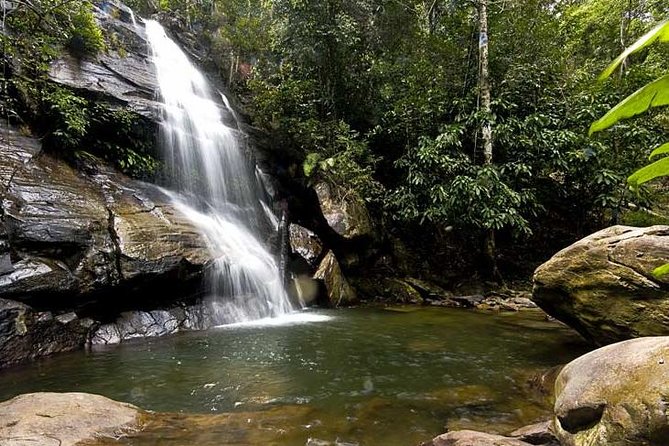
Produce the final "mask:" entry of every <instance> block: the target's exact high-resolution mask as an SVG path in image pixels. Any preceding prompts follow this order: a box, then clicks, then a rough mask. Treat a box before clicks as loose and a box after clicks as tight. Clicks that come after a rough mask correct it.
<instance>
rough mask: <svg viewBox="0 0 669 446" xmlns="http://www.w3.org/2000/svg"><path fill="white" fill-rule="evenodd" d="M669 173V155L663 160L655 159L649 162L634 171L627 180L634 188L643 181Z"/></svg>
mask: <svg viewBox="0 0 669 446" xmlns="http://www.w3.org/2000/svg"><path fill="white" fill-rule="evenodd" d="M667 175H669V157H664V158H662V159H661V160H658V161H655V162H654V163H652V164H649V165H647V166H645V167H642V168H641V169H639V170H637V171H636V172H634V173H633V174H632V175H630V177H629V178H628V179H627V182H628V183H629V185H630V186H632V187H633V188H635V189H636V188H637V187H639V186H641V185H642V184H643V183H646V182H648V181H650V180H652V179H655V178H657V177H662V176H667Z"/></svg>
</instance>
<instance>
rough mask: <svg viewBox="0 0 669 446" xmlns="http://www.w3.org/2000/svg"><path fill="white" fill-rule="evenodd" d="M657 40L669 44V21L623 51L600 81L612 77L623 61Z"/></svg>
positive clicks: (607, 68) (603, 73)
mask: <svg viewBox="0 0 669 446" xmlns="http://www.w3.org/2000/svg"><path fill="white" fill-rule="evenodd" d="M656 40H657V41H660V42H669V20H665V21H664V22H662V23H660V24H659V25H657V26H656V27H655V28H653V29H651V30H650V31H648V32H647V33H646V34H644V35H643V36H642V37H641V38H639V40H637V41H636V42H634V43H633V44H632V45H631V46H629V47H628V48H627V49H626V50H625V51H623V52H622V53H621V54H620V56H618V57H617V58H616V60H614V61H613V62H611V65H609V66H608V67H606V70H604V71H603V72H602V74H600V75H599V80H604V79H606V78H607V77H609V76H611V73H613V72H614V71H615V69H616V68H618V65H620V64H621V63H622V62H623V60H625V59H627V58H628V57H629V56H630V55H631V54H634V53H636V52H637V51H641V50H642V49H644V48H645V47H647V46H648V45H650V44H651V43H653V42H655V41H656Z"/></svg>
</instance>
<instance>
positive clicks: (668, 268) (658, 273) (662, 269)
mask: <svg viewBox="0 0 669 446" xmlns="http://www.w3.org/2000/svg"><path fill="white" fill-rule="evenodd" d="M668 273H669V263H665V264H664V265H662V266H658V267H657V268H655V269H654V270H653V276H655V277H657V278H658V279H659V278H660V277H662V276H666V275H667V274H668Z"/></svg>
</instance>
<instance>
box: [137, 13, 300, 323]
mask: <svg viewBox="0 0 669 446" xmlns="http://www.w3.org/2000/svg"><path fill="white" fill-rule="evenodd" d="M145 23H146V34H147V39H148V41H149V43H150V46H151V51H152V55H153V62H154V64H155V68H156V74H157V78H158V84H159V86H160V95H161V98H162V102H163V122H162V125H161V138H162V146H163V148H164V153H165V155H164V157H165V164H166V168H167V171H168V175H169V178H170V188H172V189H174V190H176V191H177V193H170V196H171V197H172V200H173V201H174V203H175V205H176V206H177V208H178V209H179V210H180V211H181V212H182V213H183V214H184V215H186V216H187V217H188V218H189V219H190V220H191V221H193V223H195V224H196V225H197V227H198V228H200V231H201V232H202V234H203V235H204V236H205V238H206V240H207V241H208V244H209V249H210V250H211V252H212V254H213V255H214V257H215V258H216V259H217V260H216V262H215V265H214V267H213V268H212V271H211V273H210V275H209V277H208V281H209V286H210V298H209V301H210V303H211V305H212V308H213V309H214V311H215V316H216V322H217V323H219V324H228V323H239V322H246V321H251V320H257V319H264V318H271V317H276V316H280V315H283V314H286V313H289V312H291V311H293V310H295V308H294V306H293V304H292V303H291V302H290V299H289V297H288V296H287V294H286V292H285V290H284V288H283V281H282V278H281V272H280V270H279V266H278V263H277V260H276V258H275V257H274V256H273V255H272V254H271V253H270V252H269V250H268V249H267V247H266V246H265V244H266V243H265V241H264V240H263V236H266V235H268V234H269V233H270V232H276V230H277V227H276V226H277V222H278V220H277V218H276V216H275V215H274V214H273V212H271V208H270V206H269V205H268V204H267V203H266V197H267V193H266V190H265V187H264V185H263V183H262V178H261V175H259V174H258V172H256V167H255V165H254V164H253V163H252V162H251V161H250V160H249V159H248V158H247V157H246V156H245V154H244V151H243V147H242V146H241V145H240V137H241V135H240V133H239V131H238V130H237V129H233V128H230V127H228V126H226V125H225V124H224V121H223V118H224V114H223V113H232V117H233V118H235V119H236V117H235V116H234V112H233V111H232V110H231V109H230V107H229V105H228V103H227V98H225V96H223V95H221V97H222V99H223V101H224V104H220V103H219V102H217V101H215V100H214V97H215V96H214V95H213V94H212V89H211V87H210V86H209V84H208V82H207V80H206V79H205V77H204V76H203V75H202V73H200V72H199V71H198V70H197V68H196V67H195V66H194V65H193V64H192V63H191V62H190V61H189V60H188V57H187V56H186V55H185V54H184V53H183V51H181V49H180V48H179V47H178V46H177V44H176V43H175V42H174V41H172V40H171V39H170V38H169V37H168V36H167V34H166V33H165V30H164V29H163V27H162V26H161V25H160V24H159V23H158V22H155V21H152V20H146V21H145ZM221 105H223V106H224V108H222V107H221Z"/></svg>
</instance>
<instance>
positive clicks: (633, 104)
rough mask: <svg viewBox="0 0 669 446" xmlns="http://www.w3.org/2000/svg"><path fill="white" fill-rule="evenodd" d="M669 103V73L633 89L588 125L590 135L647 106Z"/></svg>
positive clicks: (637, 112) (629, 116)
mask: <svg viewBox="0 0 669 446" xmlns="http://www.w3.org/2000/svg"><path fill="white" fill-rule="evenodd" d="M668 104H669V74H665V75H664V76H662V77H661V78H659V79H657V80H655V81H654V82H651V83H650V84H648V85H646V86H644V87H642V88H640V89H639V90H637V91H635V92H634V93H632V94H631V95H629V96H628V97H627V98H625V99H624V100H623V101H622V102H620V103H619V104H618V105H616V106H615V107H613V108H612V109H611V110H609V112H608V113H607V114H605V115H604V116H602V117H601V118H600V119H598V120H597V121H595V122H594V123H593V124H592V125H591V126H590V135H592V134H593V133H595V132H599V131H601V130H604V129H607V128H609V127H611V126H612V125H613V124H615V123H617V122H618V121H620V120H622V119H627V118H631V117H632V116H636V115H639V114H641V113H643V112H645V111H646V110H648V109H649V108H652V107H661V106H663V105H668Z"/></svg>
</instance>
